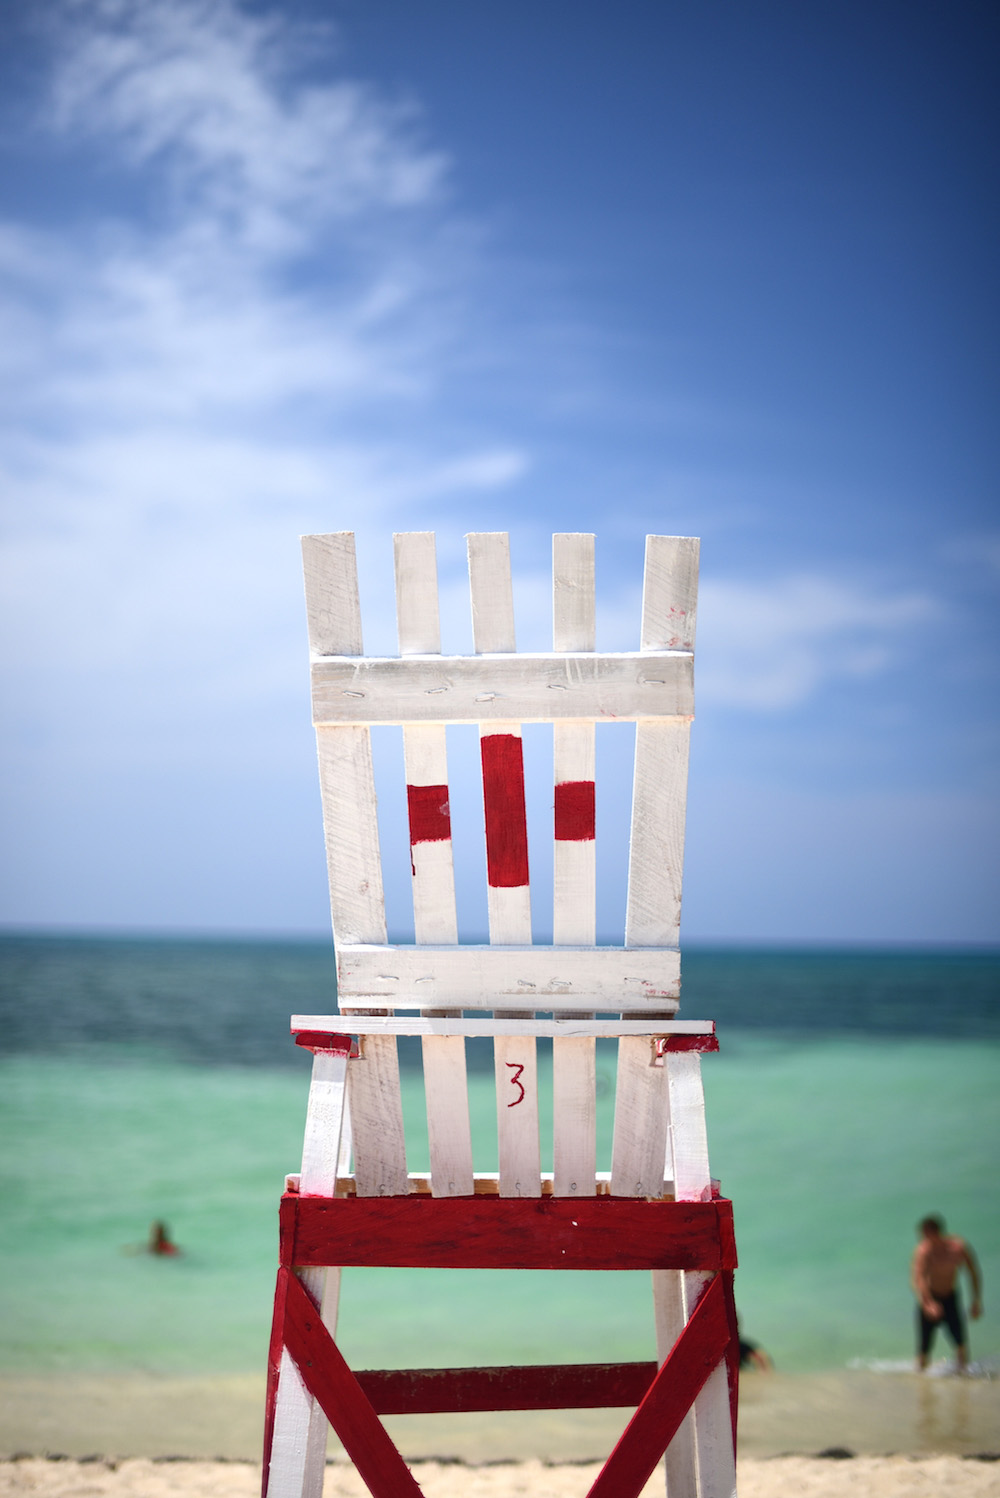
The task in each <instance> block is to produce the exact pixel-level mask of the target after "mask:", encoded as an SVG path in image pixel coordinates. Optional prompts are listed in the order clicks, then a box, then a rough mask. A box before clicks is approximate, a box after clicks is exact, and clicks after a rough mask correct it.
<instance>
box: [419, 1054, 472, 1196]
mask: <svg viewBox="0 0 1000 1498" xmlns="http://www.w3.org/2000/svg"><path fill="white" fill-rule="evenodd" d="M423 1062H424V1095H425V1098H426V1106H427V1142H428V1146H429V1149H430V1157H431V1190H432V1191H433V1193H434V1195H435V1196H471V1195H472V1194H473V1192H474V1190H475V1184H474V1181H473V1171H472V1134H471V1129H470V1125H469V1090H468V1080H467V1076H466V1065H465V1040H464V1039H463V1038H462V1037H461V1036H459V1035H452V1036H445V1035H431V1036H425V1037H424V1040H423Z"/></svg>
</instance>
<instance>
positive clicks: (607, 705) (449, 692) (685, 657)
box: [311, 651, 694, 725]
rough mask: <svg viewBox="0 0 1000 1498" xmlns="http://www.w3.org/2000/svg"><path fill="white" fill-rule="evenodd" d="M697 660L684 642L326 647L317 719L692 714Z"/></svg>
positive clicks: (317, 666) (613, 718)
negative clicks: (354, 652) (478, 652)
mask: <svg viewBox="0 0 1000 1498" xmlns="http://www.w3.org/2000/svg"><path fill="white" fill-rule="evenodd" d="M692 662H693V657H692V656H691V655H690V653H688V652H685V651H664V652H660V653H659V654H656V655H652V654H642V653H639V652H635V651H627V652H625V651H622V652H600V653H598V652H594V653H593V654H590V653H587V654H584V653H581V652H575V653H573V654H569V653H567V654H564V655H552V654H537V655H535V654H531V653H529V652H527V651H524V652H521V653H519V654H509V653H504V654H496V655H489V656H485V657H483V656H442V655H420V656H408V657H403V658H400V657H399V656H384V657H382V656H325V657H323V658H316V659H314V660H313V663H312V668H311V679H312V705H313V722H314V723H316V724H320V723H333V724H336V723H367V724H371V725H373V724H378V723H480V722H483V723H486V722H489V723H493V722H495V721H496V722H499V721H509V722H513V723H549V722H552V721H553V720H560V719H574V720H580V719H589V720H591V721H593V722H621V723H633V722H639V721H644V720H646V719H651V718H652V719H658V718H677V717H681V718H690V717H691V716H692V714H693V712H694V672H693V666H692Z"/></svg>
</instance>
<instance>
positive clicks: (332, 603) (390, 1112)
mask: <svg viewBox="0 0 1000 1498" xmlns="http://www.w3.org/2000/svg"><path fill="white" fill-rule="evenodd" d="M302 556H303V566H304V571H305V582H306V611H307V614H308V618H309V643H310V648H311V649H312V650H313V652H314V653H317V654H321V655H330V654H336V655H360V654H361V652H362V649H363V644H362V634H361V605H360V600H359V594H358V577H357V563H356V560H355V548H354V537H353V535H351V533H350V532H342V533H339V534H336V535H329V536H305V537H303V540H302ZM316 739H317V748H318V752H319V771H320V790H321V794H322V798H323V826H324V832H325V835H326V852H327V868H328V872H329V877H330V910H331V915H332V917H333V932H334V938H335V940H336V942H337V943H338V944H340V943H343V942H349V943H350V942H376V943H384V942H385V940H386V924H385V899H384V896H383V890H382V859H381V853H380V849H379V837H378V815H377V807H376V797H375V777H374V772H373V768H372V754H371V735H370V731H369V730H368V729H367V728H359V727H354V726H350V727H340V726H337V727H329V726H323V727H320V728H318V729H317V733H316ZM394 1077H395V1079H396V1080H395V1085H394V1083H393V1079H394ZM348 1094H349V1100H350V1109H351V1115H352V1125H353V1128H352V1132H353V1142H354V1160H355V1174H356V1177H357V1180H358V1191H359V1192H360V1193H361V1194H363V1195H370V1194H371V1195H382V1194H385V1192H386V1191H407V1190H408V1189H409V1183H408V1178H407V1170H406V1151H405V1147H404V1142H403V1123H402V1107H401V1103H400V1098H399V1084H398V1063H397V1060H396V1041H395V1037H394V1036H391V1035H384V1036H383V1035H380V1036H372V1037H371V1041H370V1043H368V1044H367V1045H366V1047H365V1060H364V1062H361V1063H359V1064H358V1066H357V1067H356V1068H353V1069H352V1072H351V1079H350V1085H349V1089H348Z"/></svg>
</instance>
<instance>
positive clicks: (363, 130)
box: [51, 0, 447, 253]
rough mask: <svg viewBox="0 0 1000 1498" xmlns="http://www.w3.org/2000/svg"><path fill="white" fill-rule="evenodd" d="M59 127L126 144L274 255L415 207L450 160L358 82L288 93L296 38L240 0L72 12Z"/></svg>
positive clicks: (95, 6) (131, 155) (188, 196)
mask: <svg viewBox="0 0 1000 1498" xmlns="http://www.w3.org/2000/svg"><path fill="white" fill-rule="evenodd" d="M65 14H66V15H67V17H75V18H76V24H75V25H71V26H70V28H69V29H68V33H67V36H66V43H65V45H64V47H63V49H62V51H61V56H60V60H59V67H58V71H57V74H56V78H55V87H54V90H53V101H52V104H53V107H52V115H51V118H52V123H53V125H54V127H56V128H58V129H61V130H64V131H76V130H80V129H83V130H85V131H87V132H89V133H92V134H99V133H105V134H110V135H113V136H114V137H115V139H116V142H117V144H118V148H119V150H120V151H121V152H122V153H123V154H124V155H125V156H126V157H127V158H128V159H129V160H130V161H131V162H133V163H135V164H136V165H139V166H149V165H150V164H151V163H154V162H156V161H157V160H159V161H161V162H165V163H166V164H167V165H168V166H169V167H170V168H171V169H172V184H173V187H174V191H175V193H176V195H177V199H178V202H179V204H180V205H181V206H182V207H183V208H184V209H185V210H190V209H191V208H192V207H193V206H200V207H202V208H203V209H205V210H207V211H208V212H210V213H211V214H212V215H214V216H219V217H225V218H226V220H227V222H228V223H229V224H230V226H231V227H235V228H236V229H237V231H238V232H239V234H240V237H241V238H242V239H243V241H244V242H245V243H246V244H248V245H253V246H254V247H255V248H257V249H258V250H261V251H263V252H265V253H266V252H268V251H272V252H273V251H275V250H277V251H279V252H281V251H286V250H288V249H289V248H291V247H293V246H295V245H297V244H301V243H303V242H304V241H305V239H306V238H307V236H308V234H309V232H310V230H311V229H312V228H314V226H315V225H316V224H317V223H322V222H324V221H326V220H328V219H330V218H341V219H343V218H350V217H356V216H357V215H359V214H363V213H370V212H372V211H373V210H380V209H395V208H401V207H403V208H408V207H413V206H416V205H420V204H423V203H426V202H428V201H429V200H431V199H432V198H435V197H436V196H437V195H438V194H439V193H440V191H441V188H442V183H443V178H444V175H445V172H446V167H447V162H446V159H445V157H444V156H443V155H442V154H441V153H440V152H436V151H432V150H429V149H428V148H426V147H425V146H423V145H422V144H421V143H420V142H419V141H418V139H417V138H416V129H415V127H416V117H415V111H414V109H413V108H412V106H409V107H407V106H402V105H398V104H395V105H394V104H390V103H387V102H386V101H385V100H384V99H382V98H381V97H380V96H379V95H378V94H377V93H376V92H375V91H374V90H372V89H371V88H369V87H367V86H366V85H364V84H362V83H358V82H355V81H353V80H350V79H339V80H337V81H336V82H333V83H326V84H323V85H321V86H313V87H302V86H300V87H298V88H295V89H288V88H286V87H284V86H283V85H284V84H285V83H286V82H287V75H288V70H289V65H290V64H292V63H294V62H295V61H296V60H300V59H297V58H296V50H297V49H296V47H295V42H294V38H293V36H292V35H291V34H290V32H289V31H288V29H287V28H286V27H285V25H284V24H283V22H282V20H281V18H280V16H279V15H277V14H276V13H271V14H270V15H267V16H264V17H254V16H251V15H250V14H248V13H247V12H245V11H242V10H240V9H238V8H237V7H236V6H235V5H234V4H232V3H231V0H139V3H136V0H101V3H84V4H80V3H77V4H72V5H70V6H68V7H66V11H65Z"/></svg>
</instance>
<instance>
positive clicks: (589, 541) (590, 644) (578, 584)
mask: <svg viewBox="0 0 1000 1498" xmlns="http://www.w3.org/2000/svg"><path fill="white" fill-rule="evenodd" d="M594 620H595V610H594V537H593V536H592V535H586V534H584V533H583V532H579V531H577V532H567V531H563V532H559V533H557V534H556V535H554V536H553V537H552V648H553V650H593V649H594V645H595V643H596V640H595V633H594V629H595V625H594Z"/></svg>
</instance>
